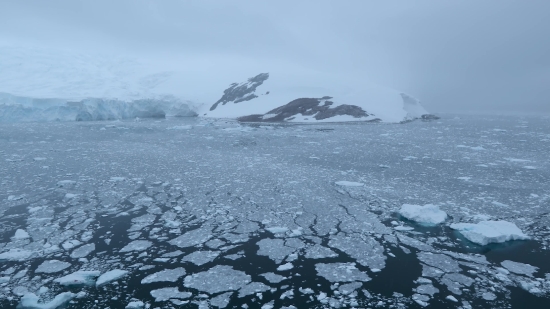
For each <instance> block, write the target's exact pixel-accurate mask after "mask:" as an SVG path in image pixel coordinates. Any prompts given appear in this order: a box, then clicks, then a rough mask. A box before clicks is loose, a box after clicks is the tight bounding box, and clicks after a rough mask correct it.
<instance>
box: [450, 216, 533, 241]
mask: <svg viewBox="0 0 550 309" xmlns="http://www.w3.org/2000/svg"><path fill="white" fill-rule="evenodd" d="M451 228H452V229H454V230H457V231H458V232H460V234H462V235H463V236H464V237H465V238H466V239H468V240H469V241H471V242H474V243H476V244H479V245H482V246H484V245H487V244H490V243H501V242H505V241H509V240H525V239H529V236H527V235H525V234H524V233H523V232H522V231H521V230H520V229H519V228H518V227H517V226H516V225H515V224H514V223H512V222H508V221H481V222H479V223H454V224H451Z"/></svg>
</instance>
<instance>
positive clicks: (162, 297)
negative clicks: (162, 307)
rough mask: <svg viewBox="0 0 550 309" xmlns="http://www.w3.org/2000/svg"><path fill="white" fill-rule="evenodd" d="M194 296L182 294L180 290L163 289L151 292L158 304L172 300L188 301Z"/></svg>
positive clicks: (188, 293)
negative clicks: (187, 299)
mask: <svg viewBox="0 0 550 309" xmlns="http://www.w3.org/2000/svg"><path fill="white" fill-rule="evenodd" d="M192 295H193V293H190V292H180V291H179V289H178V288H162V289H157V290H152V291H151V296H153V297H154V298H155V301H156V302H161V301H167V300H169V299H171V298H177V299H186V298H189V297H191V296H192Z"/></svg>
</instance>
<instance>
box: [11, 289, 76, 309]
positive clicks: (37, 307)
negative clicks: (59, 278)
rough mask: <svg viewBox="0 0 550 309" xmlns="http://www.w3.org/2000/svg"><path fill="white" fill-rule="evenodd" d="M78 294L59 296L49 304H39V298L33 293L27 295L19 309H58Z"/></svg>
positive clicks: (69, 293) (66, 293) (68, 293)
mask: <svg viewBox="0 0 550 309" xmlns="http://www.w3.org/2000/svg"><path fill="white" fill-rule="evenodd" d="M75 296H76V294H73V293H71V292H65V293H61V294H58V295H56V296H55V297H54V299H52V300H51V301H50V302H49V303H38V296H36V295H35V294H33V293H29V294H25V295H24V296H23V297H22V298H21V302H20V303H19V305H18V306H17V308H18V309H56V308H59V307H61V306H63V305H65V304H67V303H68V302H69V301H71V299H73V298H75Z"/></svg>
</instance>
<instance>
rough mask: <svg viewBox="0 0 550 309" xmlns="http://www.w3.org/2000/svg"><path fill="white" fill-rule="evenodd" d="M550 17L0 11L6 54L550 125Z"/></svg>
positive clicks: (103, 4) (528, 4)
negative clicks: (141, 62) (320, 82)
mask: <svg viewBox="0 0 550 309" xmlns="http://www.w3.org/2000/svg"><path fill="white" fill-rule="evenodd" d="M548 12H550V1H547V0H529V1H524V0H523V1H521V0H516V1H513V0H498V1H497V0H492V1H489V0H488V1H479V0H461V1H458V0H454V1H440V0H416V1H408V0H407V1H405V0H401V1H398V0H396V1H367V0H346V1H327V0H301V1H288V0H282V1H281V0H280V1H252V0H247V1H244V0H232V1H222V0H216V1H214V0H201V1H183V0H182V1H176V0H164V1H152V0H151V1H145V0H131V1H130V0H118V1H112V0H108V1H106V0H94V1H75V0H65V1H60V0H49V1H39V0H35V1H27V0H23V1H1V2H0V43H9V44H17V43H31V44H35V45H37V46H45V47H46V46H48V47H57V48H68V49H74V50H82V51H93V52H108V53H114V54H121V55H132V56H135V57H139V58H141V59H149V60H150V61H162V62H163V63H164V65H166V64H167V63H168V64H169V63H177V62H178V61H180V60H181V59H182V58H188V59H192V58H193V57H196V56H197V55H200V57H201V58H202V59H218V60H219V59H225V61H227V59H231V60H230V61H231V62H232V63H233V64H234V66H235V68H238V67H239V64H240V63H241V62H242V63H243V67H244V66H245V63H246V66H248V69H250V65H252V66H254V70H255V71H257V72H258V73H260V72H264V71H265V70H264V69H263V68H262V64H263V63H268V62H269V63H274V62H275V63H278V62H280V63H285V64H286V65H289V66H296V67H303V68H308V69H311V70H315V71H319V72H324V73H326V74H331V75H334V76H336V77H338V76H342V77H345V78H351V79H366V80H369V81H373V82H376V83H378V84H381V85H384V86H387V87H391V88H394V89H397V90H399V91H403V92H406V93H409V94H411V95H413V96H415V97H417V98H418V99H420V100H421V101H422V102H423V105H424V106H425V107H426V108H427V109H428V110H429V111H433V112H467V113H476V112H479V113H487V112H489V113H493V112H500V113H513V112H522V113H550V99H549V98H548V96H547V95H546V94H547V89H548V87H549V85H550V56H548V55H550V18H548V17H547V16H548ZM213 63H216V62H215V61H214V62H213ZM209 70H213V71H215V65H211V66H210V67H209ZM214 74H215V73H214Z"/></svg>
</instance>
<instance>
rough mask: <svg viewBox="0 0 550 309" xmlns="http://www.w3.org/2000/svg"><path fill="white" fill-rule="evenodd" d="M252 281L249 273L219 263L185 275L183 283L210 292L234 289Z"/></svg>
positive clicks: (188, 286)
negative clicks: (204, 269) (205, 269)
mask: <svg viewBox="0 0 550 309" xmlns="http://www.w3.org/2000/svg"><path fill="white" fill-rule="evenodd" d="M250 281H251V278H250V276H249V275H247V274H245V273H244V272H242V271H239V270H234V269H233V267H231V266H227V265H217V266H214V267H212V268H210V269H209V270H207V271H203V272H199V273H196V274H193V275H190V276H187V277H185V279H184V283H183V285H184V286H185V287H187V288H193V289H197V290H199V291H202V292H207V293H210V294H214V293H219V292H225V291H234V290H238V289H240V288H242V287H243V286H245V285H246V284H248V283H249V282H250Z"/></svg>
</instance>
